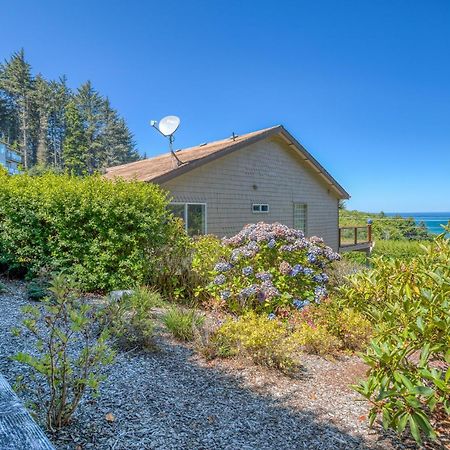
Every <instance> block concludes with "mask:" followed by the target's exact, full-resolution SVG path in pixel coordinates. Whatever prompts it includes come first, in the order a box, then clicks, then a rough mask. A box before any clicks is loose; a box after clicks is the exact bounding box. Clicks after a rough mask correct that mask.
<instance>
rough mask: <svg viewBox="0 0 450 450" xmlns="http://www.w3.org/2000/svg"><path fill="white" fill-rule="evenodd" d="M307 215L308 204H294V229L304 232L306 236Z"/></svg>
mask: <svg viewBox="0 0 450 450" xmlns="http://www.w3.org/2000/svg"><path fill="white" fill-rule="evenodd" d="M307 213H308V209H307V206H306V203H294V228H295V229H296V230H302V231H303V232H304V233H305V234H306V226H307V223H308V217H307Z"/></svg>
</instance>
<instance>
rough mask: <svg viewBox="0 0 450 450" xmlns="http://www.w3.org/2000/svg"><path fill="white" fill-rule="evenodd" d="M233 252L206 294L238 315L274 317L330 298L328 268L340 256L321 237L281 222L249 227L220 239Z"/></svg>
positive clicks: (218, 266) (216, 272) (220, 265)
mask: <svg viewBox="0 0 450 450" xmlns="http://www.w3.org/2000/svg"><path fill="white" fill-rule="evenodd" d="M222 244H223V245H224V246H228V247H229V248H230V249H231V253H230V257H229V258H222V259H221V260H220V261H219V262H217V264H216V265H215V267H214V271H213V279H212V282H211V283H210V285H209V287H208V290H209V292H210V293H211V294H212V295H213V296H214V297H217V298H221V299H222V300H223V301H225V302H226V304H227V305H228V308H229V309H230V310H232V311H235V312H242V311H244V310H248V309H253V310H256V311H260V312H266V313H268V314H269V315H270V317H275V315H276V314H277V312H278V311H281V310H286V307H288V308H296V309H302V308H304V307H305V306H307V305H309V304H310V303H312V302H315V303H320V301H321V300H322V299H323V298H325V297H326V296H327V290H326V283H327V282H328V276H327V274H326V273H325V272H324V270H325V268H326V266H327V265H328V264H329V263H330V262H332V261H335V260H337V259H339V258H340V257H339V255H338V254H337V253H335V252H333V250H332V249H331V248H330V247H327V246H326V245H325V244H324V243H323V240H322V239H320V238H318V237H312V238H306V237H305V235H304V233H303V232H302V231H300V230H295V229H292V228H289V227H287V226H286V225H282V224H280V223H273V224H267V223H264V222H259V223H257V224H250V225H246V226H245V227H244V228H243V229H242V230H241V231H240V232H239V233H238V234H236V235H235V236H233V237H231V238H224V239H223V240H222Z"/></svg>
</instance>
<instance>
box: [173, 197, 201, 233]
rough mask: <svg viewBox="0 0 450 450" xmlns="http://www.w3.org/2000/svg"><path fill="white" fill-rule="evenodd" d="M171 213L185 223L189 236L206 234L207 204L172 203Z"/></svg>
mask: <svg viewBox="0 0 450 450" xmlns="http://www.w3.org/2000/svg"><path fill="white" fill-rule="evenodd" d="M169 208H170V212H171V213H172V214H173V215H174V216H175V217H180V218H181V219H183V221H184V226H185V229H186V232H187V233H188V234H189V236H196V235H199V234H206V203H171V204H170V205H169Z"/></svg>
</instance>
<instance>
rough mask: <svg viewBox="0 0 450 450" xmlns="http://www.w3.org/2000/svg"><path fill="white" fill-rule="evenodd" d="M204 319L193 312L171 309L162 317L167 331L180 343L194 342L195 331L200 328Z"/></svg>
mask: <svg viewBox="0 0 450 450" xmlns="http://www.w3.org/2000/svg"><path fill="white" fill-rule="evenodd" d="M203 321H204V318H203V317H202V316H200V315H198V313H197V312H196V311H194V310H186V309H182V308H177V307H172V308H171V309H169V311H167V313H166V314H165V315H164V317H163V322H164V325H165V326H166V327H167V329H168V330H169V331H170V332H171V333H172V334H173V335H174V336H175V337H176V338H177V339H180V340H181V341H192V340H194V337H195V334H196V329H198V328H199V327H201V326H202V324H203Z"/></svg>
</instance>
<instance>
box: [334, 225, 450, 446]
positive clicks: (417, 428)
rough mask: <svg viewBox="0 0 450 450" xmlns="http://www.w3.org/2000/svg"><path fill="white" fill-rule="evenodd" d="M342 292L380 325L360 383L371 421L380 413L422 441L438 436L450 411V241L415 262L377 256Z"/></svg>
mask: <svg viewBox="0 0 450 450" xmlns="http://www.w3.org/2000/svg"><path fill="white" fill-rule="evenodd" d="M447 230H448V228H447ZM340 295H341V302H342V303H344V304H346V305H349V306H351V307H352V308H355V309H357V310H358V311H360V312H361V313H362V314H364V315H365V316H366V317H367V318H368V319H369V320H371V321H372V322H373V323H374V324H375V329H374V338H373V340H372V343H371V345H370V347H369V349H368V351H367V354H366V355H365V357H364V359H365V361H366V363H367V364H368V365H369V367H370V372H369V377H368V379H367V381H365V382H363V383H362V384H361V385H360V386H358V387H357V390H358V391H359V392H360V393H361V394H362V395H363V396H365V397H366V398H367V399H368V400H369V401H370V403H371V404H372V409H371V412H370V421H371V422H373V421H374V420H375V418H376V417H377V415H379V414H380V415H381V416H382V419H383V425H384V426H385V427H386V428H387V427H391V428H394V429H395V430H397V431H398V432H399V433H402V432H403V431H404V430H405V428H406V427H409V430H410V431H411V433H412V435H413V436H414V438H415V439H416V440H417V441H418V442H420V440H421V437H422V436H426V437H428V438H435V437H436V433H435V430H434V429H433V426H432V422H433V418H434V417H438V416H439V415H440V414H444V415H448V414H450V367H449V366H450V314H449V309H450V242H449V239H446V238H445V236H444V234H442V235H440V236H439V237H437V238H436V239H435V240H434V242H433V243H432V244H430V245H428V246H427V247H426V248H425V249H424V252H423V255H420V256H418V257H416V258H414V259H412V260H410V261H406V262H403V261H400V260H391V259H384V258H379V259H375V260H374V268H373V270H371V271H368V272H363V273H358V274H356V275H354V276H352V277H351V278H350V285H349V286H343V287H342V288H341V290H340Z"/></svg>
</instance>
